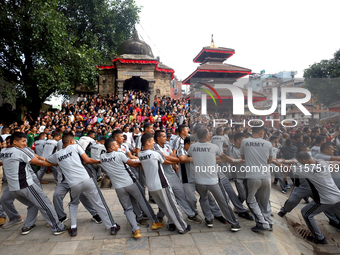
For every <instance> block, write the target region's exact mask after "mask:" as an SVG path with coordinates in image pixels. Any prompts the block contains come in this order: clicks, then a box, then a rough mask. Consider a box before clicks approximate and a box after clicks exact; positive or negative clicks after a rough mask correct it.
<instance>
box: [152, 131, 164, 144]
mask: <svg viewBox="0 0 340 255" xmlns="http://www.w3.org/2000/svg"><path fill="white" fill-rule="evenodd" d="M164 132H165V131H164V130H156V131H155V134H154V137H153V139H154V140H155V142H156V143H157V138H158V137H161V135H162V133H164Z"/></svg>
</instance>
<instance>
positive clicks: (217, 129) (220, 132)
mask: <svg viewBox="0 0 340 255" xmlns="http://www.w3.org/2000/svg"><path fill="white" fill-rule="evenodd" d="M216 134H217V135H219V134H223V127H218V128H216Z"/></svg>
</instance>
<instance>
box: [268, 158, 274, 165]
mask: <svg viewBox="0 0 340 255" xmlns="http://www.w3.org/2000/svg"><path fill="white" fill-rule="evenodd" d="M272 161H273V156H269V159H268V164H271V163H272Z"/></svg>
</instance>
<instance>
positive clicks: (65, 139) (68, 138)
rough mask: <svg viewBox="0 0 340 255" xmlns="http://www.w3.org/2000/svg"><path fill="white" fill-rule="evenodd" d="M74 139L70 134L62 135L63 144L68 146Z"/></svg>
mask: <svg viewBox="0 0 340 255" xmlns="http://www.w3.org/2000/svg"><path fill="white" fill-rule="evenodd" d="M73 139H74V135H73V134H72V133H71V132H67V133H64V135H63V144H64V145H65V144H68V143H70V141H72V140H73Z"/></svg>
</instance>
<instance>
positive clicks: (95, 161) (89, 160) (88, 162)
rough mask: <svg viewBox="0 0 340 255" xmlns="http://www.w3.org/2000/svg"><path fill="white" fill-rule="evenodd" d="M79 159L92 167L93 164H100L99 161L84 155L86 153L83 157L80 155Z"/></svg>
mask: <svg viewBox="0 0 340 255" xmlns="http://www.w3.org/2000/svg"><path fill="white" fill-rule="evenodd" d="M81 158H82V159H83V160H84V162H85V163H86V164H89V165H93V164H100V161H99V160H95V159H93V158H90V157H89V156H87V155H86V153H84V154H83V155H81Z"/></svg>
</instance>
